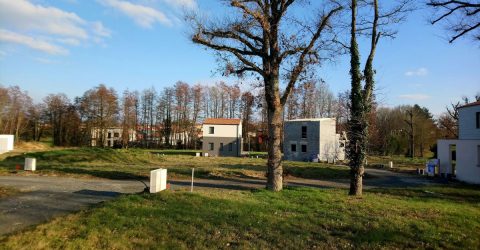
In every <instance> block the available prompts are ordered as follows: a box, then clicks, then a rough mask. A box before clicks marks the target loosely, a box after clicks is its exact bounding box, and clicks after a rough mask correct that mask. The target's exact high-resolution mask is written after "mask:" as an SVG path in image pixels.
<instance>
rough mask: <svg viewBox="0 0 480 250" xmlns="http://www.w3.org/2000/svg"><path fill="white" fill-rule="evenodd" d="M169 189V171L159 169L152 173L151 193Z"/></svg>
mask: <svg viewBox="0 0 480 250" xmlns="http://www.w3.org/2000/svg"><path fill="white" fill-rule="evenodd" d="M165 189H167V169H165V168H159V169H155V170H152V171H150V193H158V192H160V191H162V190H165Z"/></svg>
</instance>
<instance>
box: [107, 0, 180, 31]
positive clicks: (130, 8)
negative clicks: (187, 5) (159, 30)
mask: <svg viewBox="0 0 480 250" xmlns="http://www.w3.org/2000/svg"><path fill="white" fill-rule="evenodd" d="M99 2H100V3H102V4H103V5H105V6H109V7H111V8H113V9H115V10H117V11H119V12H121V13H123V14H124V15H126V16H128V17H130V18H131V19H133V21H134V22H135V23H136V24H138V25H139V26H141V27H143V28H152V27H153V25H154V24H155V23H161V24H163V25H172V21H171V20H170V19H169V18H168V17H167V16H166V15H165V14H164V13H163V12H161V11H159V10H156V9H154V8H152V7H148V6H145V5H141V4H133V3H131V2H128V1H121V0H99Z"/></svg>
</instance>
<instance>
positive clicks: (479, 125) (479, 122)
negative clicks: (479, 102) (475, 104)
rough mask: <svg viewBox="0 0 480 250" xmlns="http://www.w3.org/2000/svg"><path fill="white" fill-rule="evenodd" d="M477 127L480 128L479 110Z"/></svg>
mask: <svg viewBox="0 0 480 250" xmlns="http://www.w3.org/2000/svg"><path fill="white" fill-rule="evenodd" d="M477 128H480V112H477Z"/></svg>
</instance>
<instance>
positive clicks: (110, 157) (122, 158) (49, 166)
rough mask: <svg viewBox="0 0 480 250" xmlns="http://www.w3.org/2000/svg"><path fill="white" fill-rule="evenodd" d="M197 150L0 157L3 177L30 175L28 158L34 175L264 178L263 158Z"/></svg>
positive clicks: (304, 165) (310, 174)
mask: <svg viewBox="0 0 480 250" xmlns="http://www.w3.org/2000/svg"><path fill="white" fill-rule="evenodd" d="M194 155H195V151H178V150H143V149H128V150H126V149H99V148H75V149H62V150H50V151H42V152H32V153H25V154H23V153H21V154H18V153H8V154H5V155H3V156H2V158H0V174H30V173H26V172H24V171H17V170H16V167H17V166H20V167H23V163H24V159H25V157H34V158H36V159H37V170H38V171H36V172H35V174H41V175H75V176H84V177H92V176H93V177H102V178H111V179H126V178H145V177H148V175H149V171H150V170H152V169H156V168H159V167H162V168H167V169H168V170H169V176H171V177H173V178H183V177H188V176H190V173H191V168H195V173H196V174H197V176H198V177H208V178H237V177H249V178H264V177H265V170H266V160H265V159H262V158H258V159H257V158H253V159H252V158H248V157H246V158H238V157H225V158H223V157H208V158H205V157H195V156H194ZM284 166H285V174H286V175H289V176H295V177H303V178H315V179H344V178H348V175H349V171H348V168H346V167H345V166H334V165H327V164H319V163H309V162H288V161H287V162H285V163H284Z"/></svg>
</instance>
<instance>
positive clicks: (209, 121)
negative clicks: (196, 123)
mask: <svg viewBox="0 0 480 250" xmlns="http://www.w3.org/2000/svg"><path fill="white" fill-rule="evenodd" d="M241 122H242V120H240V119H226V118H207V119H205V121H203V124H215V125H239V124H240V123H241Z"/></svg>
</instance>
